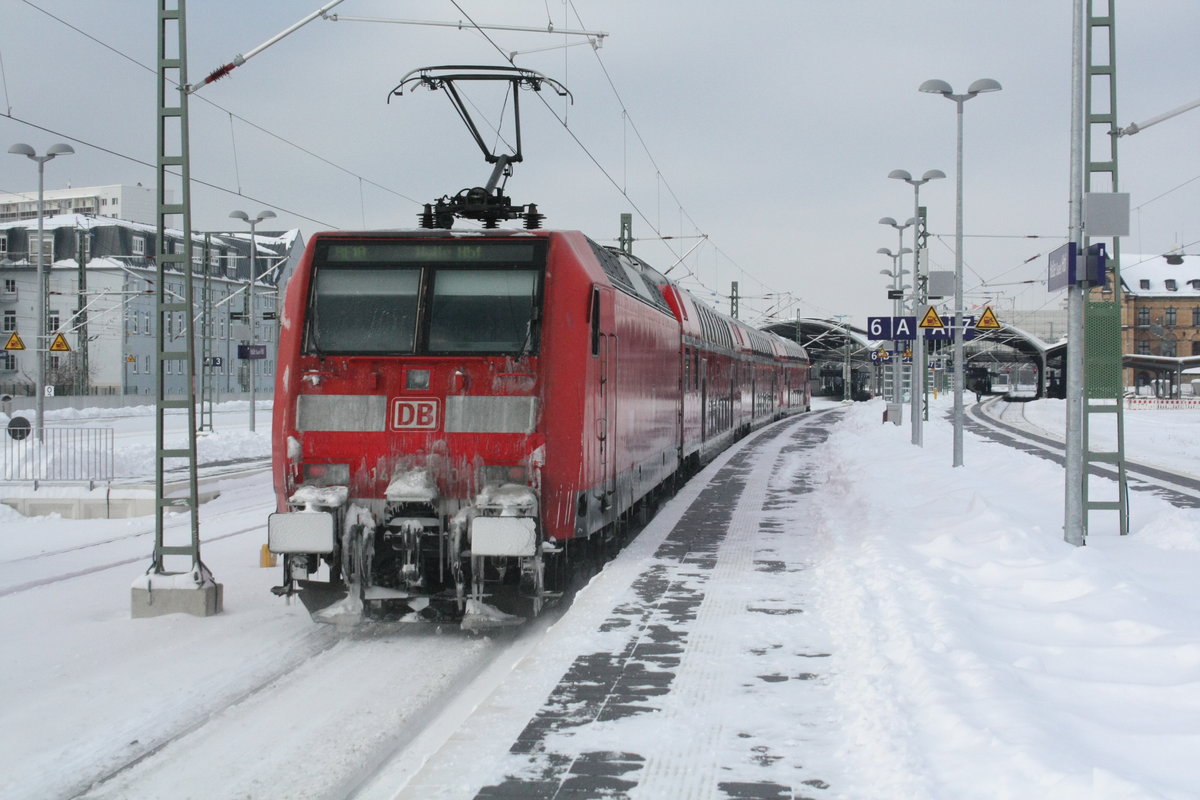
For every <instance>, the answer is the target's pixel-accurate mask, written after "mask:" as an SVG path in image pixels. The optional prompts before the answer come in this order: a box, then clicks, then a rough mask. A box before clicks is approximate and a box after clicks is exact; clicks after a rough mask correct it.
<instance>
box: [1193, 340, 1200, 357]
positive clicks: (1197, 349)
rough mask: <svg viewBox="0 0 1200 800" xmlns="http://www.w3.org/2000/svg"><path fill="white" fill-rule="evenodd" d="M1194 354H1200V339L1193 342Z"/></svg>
mask: <svg viewBox="0 0 1200 800" xmlns="http://www.w3.org/2000/svg"><path fill="white" fill-rule="evenodd" d="M1192 355H1194V356H1200V340H1197V341H1195V342H1192Z"/></svg>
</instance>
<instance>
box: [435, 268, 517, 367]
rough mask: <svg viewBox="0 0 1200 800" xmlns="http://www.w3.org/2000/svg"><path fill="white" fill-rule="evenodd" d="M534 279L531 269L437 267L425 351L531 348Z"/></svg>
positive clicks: (490, 351) (473, 351)
mask: <svg viewBox="0 0 1200 800" xmlns="http://www.w3.org/2000/svg"><path fill="white" fill-rule="evenodd" d="M537 278H538V274H537V272H536V271H534V270H516V269H514V270H498V269H486V270H484V269H439V270H437V271H436V275H435V277H434V280H433V302H432V303H431V305H430V309H429V351H430V352H432V353H528V352H531V351H532V350H533V345H534V340H533V339H534V334H535V330H534V323H535V322H536V319H537V318H536V311H537V302H536V301H537Z"/></svg>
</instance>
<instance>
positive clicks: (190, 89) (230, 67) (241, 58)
mask: <svg viewBox="0 0 1200 800" xmlns="http://www.w3.org/2000/svg"><path fill="white" fill-rule="evenodd" d="M341 2H342V0H331V2H328V3H326V4H325V5H323V6H321V7H320V8H318V9H317V10H316V11H314V12H313V13H311V14H309V15H308V16H306V17H305V18H304V19H302V20H300V21H299V22H297V23H296V24H294V25H291V26H290V27H288V28H287V29H286V30H284V31H283V32H282V33H278V34H276V35H275V36H272V37H271V38H270V39H267V40H266V41H265V42H263V43H262V44H260V45H259V46H258V47H255V48H254V49H252V50H250V51H248V52H246V53H238V54H237V55H236V56H234V57H233V60H232V61H230V62H229V63H228V64H223V65H222V66H220V67H217V68H216V69H214V70H213V71H212V72H210V73H208V77H206V78H205V79H204V80H202V81H200V82H199V83H195V84H188V85H187V86H185V87H184V91H186V92H187V93H188V94H193V93H195V92H196V91H198V90H200V89H203V88H204V87H205V86H207V85H208V84H210V83H212V82H213V81H219V80H220V79H221V78H224V77H225V76H226V75H228V74H229V73H230V72H233V71H234V70H235V69H237V68H238V67H240V66H241V65H242V64H245V63H246V62H247V61H249V60H250V59H252V58H254V57H255V56H256V55H258V54H259V53H261V52H262V51H263V50H266V49H267V48H268V47H270V46H271V45H273V44H275V43H276V42H278V41H279V40H280V39H283V38H284V37H286V36H290V35H291V34H293V33H295V32H296V31H297V30H299V29H300V28H302V27H304V26H305V25H307V24H308V23H310V22H312V21H313V20H314V19H316V18H317V17H324V16H325V12H327V11H328V10H329V9H331V8H333V7H334V6H336V5H337V4H338V3H341Z"/></svg>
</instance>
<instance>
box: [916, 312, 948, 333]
mask: <svg viewBox="0 0 1200 800" xmlns="http://www.w3.org/2000/svg"><path fill="white" fill-rule="evenodd" d="M920 327H922V328H938V329H942V328H945V327H946V323H944V322H942V318H941V317H939V316H938V313H937V309H936V308H934V307H933V306H930V307H929V310H928V311H926V312H925V316H924V317H922V318H921V324H920Z"/></svg>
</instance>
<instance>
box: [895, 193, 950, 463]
mask: <svg viewBox="0 0 1200 800" xmlns="http://www.w3.org/2000/svg"><path fill="white" fill-rule="evenodd" d="M888 177H889V178H895V179H897V180H901V181H904V182H905V183H907V184H908V185H910V186H912V187H913V220H914V225H915V226H916V227H914V228H913V253H914V255H913V313H914V314H920V313H921V308H922V307H923V306H924V305H925V304H926V303H927V302H928V298H927V292H928V290H929V286H928V280H929V276H928V275H923V274H922V273H921V240H920V234H921V231H920V230H919V228H920V219H921V185H922V184H925V183H928V182H929V181H932V180H936V179H938V178H944V177H946V173H944V172H942V171H941V170H940V169H931V170H926V172H925V174H924V175H922V176H921V177H920V179H919V180H918V179H916V178H914V177H913V176H912V175H911V174H909V173H908V172H907V171H905V170H902V169H894V170H892V171H891V172H889V173H888ZM912 375H913V379H912V392H913V407H912V443H913V444H915V445H916V446H917V447H924V446H925V434H924V430H923V428H922V424H923V422H924V419H925V412H924V408H923V406H924V404H925V331H924V330H922V329H919V328H918V329H917V338H916V339H915V340H914V341H913V370H912Z"/></svg>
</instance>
